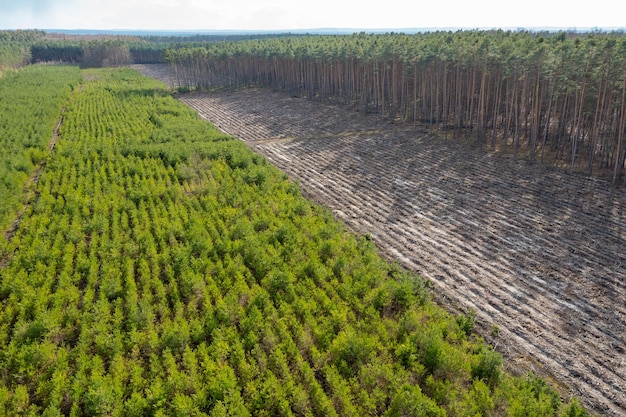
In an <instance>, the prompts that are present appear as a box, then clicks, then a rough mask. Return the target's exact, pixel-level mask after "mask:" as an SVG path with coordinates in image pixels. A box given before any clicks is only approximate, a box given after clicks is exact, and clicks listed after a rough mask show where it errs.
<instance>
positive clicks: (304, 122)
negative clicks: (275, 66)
mask: <svg viewBox="0 0 626 417" xmlns="http://www.w3.org/2000/svg"><path fill="white" fill-rule="evenodd" d="M180 99H181V100H182V101H184V102H185V103H187V104H188V105H190V106H191V107H193V108H194V109H196V110H197V111H198V112H199V114H200V115H201V116H202V117H204V118H206V119H208V120H210V121H212V122H213V123H214V124H216V126H218V127H219V128H220V129H222V130H224V131H225V132H226V133H229V134H232V135H234V136H237V137H239V138H240V139H242V140H244V141H245V142H247V143H248V144H249V146H250V147H252V148H253V149H254V150H256V151H257V152H259V153H261V154H262V155H264V156H265V157H266V158H268V160H269V161H270V162H272V163H274V164H275V165H277V166H278V167H279V168H280V169H281V170H283V171H284V172H286V173H287V174H288V175H289V176H290V177H291V178H292V179H294V180H295V179H297V180H298V181H299V182H300V184H301V187H302V189H303V192H305V194H307V195H309V196H310V197H312V198H313V199H314V200H316V201H317V202H319V203H321V204H324V205H326V206H328V207H329V208H330V209H331V210H332V211H333V212H334V214H335V215H336V216H337V217H338V218H339V219H341V220H342V221H343V222H345V223H346V224H347V225H348V226H349V227H351V228H352V229H353V230H355V231H356V232H358V233H369V234H370V235H371V236H372V238H373V239H374V240H375V242H376V243H377V245H378V247H379V248H380V250H381V251H382V252H383V254H385V255H386V256H388V257H390V258H393V259H397V260H398V261H399V262H401V263H402V264H403V265H405V266H406V267H408V268H410V269H413V270H415V271H417V272H419V273H420V274H421V275H422V276H424V277H425V278H428V279H429V280H431V282H432V283H433V284H434V286H435V290H436V293H437V296H438V297H439V298H440V299H441V300H444V301H445V302H446V303H448V306H449V308H451V309H453V310H456V311H458V310H466V309H467V308H470V307H471V308H474V309H475V310H476V311H477V313H478V316H477V317H478V320H479V322H480V324H481V326H482V330H483V332H484V334H485V337H486V338H488V339H489V340H491V341H492V342H493V343H496V344H497V346H498V347H499V349H500V350H501V351H502V352H503V353H504V354H505V356H507V358H508V360H509V361H510V362H511V363H512V364H513V366H515V367H516V368H517V370H519V371H525V370H533V371H535V372H537V373H539V374H541V375H544V376H548V377H550V378H553V379H554V380H555V381H556V382H557V383H559V384H561V387H562V388H563V390H562V394H563V395H576V396H578V397H579V398H581V399H582V400H583V402H585V403H586V405H587V406H588V407H589V408H591V409H592V410H593V411H595V412H598V413H601V414H603V415H615V416H617V415H626V394H625V393H626V290H625V288H624V282H625V277H626V270H625V267H624V266H625V265H626V255H625V253H624V252H625V251H624V247H626V246H625V243H626V194H625V192H624V190H622V189H614V188H612V187H611V186H609V185H608V184H607V183H604V182H602V181H599V180H594V179H587V178H584V177H581V176H575V175H568V174H565V173H564V172H562V171H559V170H557V169H551V168H547V167H542V166H537V165H532V164H529V163H527V162H523V161H515V160H511V159H507V158H504V157H500V156H497V155H492V154H488V153H485V152H484V151H479V150H476V149H472V148H471V147H470V146H468V145H467V144H463V143H458V142H451V141H444V140H440V139H436V138H434V137H433V136H432V135H429V134H427V133H425V132H420V131H418V130H413V129H407V128H406V127H403V126H398V125H390V124H389V123H385V122H383V121H380V120H379V119H378V118H376V117H375V116H372V117H368V116H366V115H363V114H359V113H355V112H353V111H349V110H344V109H341V108H338V107H335V106H324V105H321V104H318V103H312V102H308V101H306V100H302V99H297V98H293V97H288V96H285V95H280V94H276V93H269V92H266V91H254V90H252V91H242V92H237V93H214V94H192V95H184V96H181V97H180ZM455 306H456V307H455ZM491 326H498V328H499V329H500V338H499V340H497V341H496V340H493V339H490V337H491V336H489V330H490V329H491Z"/></svg>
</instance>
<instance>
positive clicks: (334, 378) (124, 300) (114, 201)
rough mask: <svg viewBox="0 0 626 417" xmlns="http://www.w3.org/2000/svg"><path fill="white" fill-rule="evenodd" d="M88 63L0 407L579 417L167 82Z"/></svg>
mask: <svg viewBox="0 0 626 417" xmlns="http://www.w3.org/2000/svg"><path fill="white" fill-rule="evenodd" d="M47 68H48V69H49V70H50V71H52V72H54V71H60V70H59V69H56V67H47ZM33 71H35V70H33ZM72 71H78V70H77V69H75V68H74V69H72ZM83 75H84V78H85V81H84V83H83V84H82V85H81V88H80V89H77V90H76V91H75V93H74V94H72V95H71V98H70V100H69V102H68V103H67V110H66V111H65V113H64V123H63V126H62V128H61V137H60V140H59V142H58V143H57V146H56V148H55V151H54V152H53V153H52V154H51V155H50V156H49V158H48V161H47V166H46V169H45V170H44V171H43V172H42V175H41V180H40V182H39V185H38V193H39V197H38V199H37V200H36V202H34V204H33V206H32V208H31V209H29V210H28V211H27V212H26V214H25V216H24V218H23V220H22V223H21V225H20V228H19V229H18V231H17V233H16V234H15V236H14V237H13V239H12V240H11V241H10V242H8V243H7V253H10V254H11V256H10V257H9V258H7V264H6V266H4V267H2V268H1V269H0V300H1V302H2V303H1V305H0V352H1V354H0V369H2V370H3V372H1V373H0V413H4V414H7V415H16V414H24V415H29V414H30V415H41V414H44V415H74V416H81V415H155V416H156V415H181V416H183V415H185V416H187V415H190V416H193V415H198V416H200V415H215V416H247V415H254V416H262V415H267V416H274V415H285V416H291V415H309V416H310V415H320V416H321V415H323V416H338V415H388V416H409V415H415V416H443V415H446V414H450V415H457V414H458V415H472V416H473V415H477V414H478V415H480V414H483V415H488V414H489V413H492V412H495V411H494V410H506V412H508V413H509V414H511V415H531V414H532V413H534V412H537V413H543V415H548V414H549V413H552V414H551V415H554V414H556V413H562V414H563V415H579V414H577V413H578V412H579V411H580V407H579V406H578V405H577V404H576V403H572V404H571V405H569V406H566V405H563V404H561V402H560V400H559V398H558V396H557V395H556V394H555V393H554V391H552V390H551V389H550V388H549V387H548V386H547V385H545V383H544V382H542V381H540V380H536V379H531V378H526V379H515V378H512V377H509V376H507V375H505V374H503V373H501V370H500V364H501V358H500V356H499V355H498V354H497V353H495V352H493V351H491V350H489V349H488V348H487V347H485V346H484V345H482V344H481V342H480V341H479V340H478V339H477V338H475V337H474V336H473V334H471V332H470V330H471V329H470V326H469V324H468V323H467V319H463V320H459V319H457V318H455V317H453V316H451V315H449V314H447V313H445V312H444V311H443V310H441V309H440V308H438V307H436V306H435V305H434V304H433V303H432V302H430V301H429V296H428V291H427V285H426V284H425V283H424V281H422V280H421V278H419V277H418V276H416V275H414V274H412V273H409V272H407V271H404V270H402V269H401V268H400V267H399V266H398V265H389V264H387V263H386V262H384V261H383V260H382V259H381V258H380V257H379V256H378V255H377V253H376V248H375V247H374V245H373V244H372V242H371V241H370V240H368V239H366V238H360V239H359V238H356V237H354V236H352V235H351V234H349V233H348V232H347V231H346V230H345V229H344V228H343V227H342V226H340V225H339V224H338V223H337V222H335V220H334V219H333V218H332V216H331V214H330V212H329V211H328V210H325V209H322V208H320V207H317V206H315V205H312V204H311V203H310V202H308V201H306V200H305V199H303V197H302V196H301V194H300V193H299V191H298V188H297V185H296V184H293V183H290V182H289V181H288V180H287V179H286V177H285V175H284V174H282V173H281V172H279V171H278V170H277V169H275V168H274V167H272V166H271V165H270V164H268V163H266V162H265V160H264V159H263V158H260V157H259V156H257V155H254V154H253V153H252V152H251V151H250V149H249V148H247V147H246V145H245V144H243V143H242V142H240V141H237V140H234V139H232V138H229V137H226V136H225V135H223V134H222V133H220V132H219V131H217V130H216V129H215V128H213V127H211V126H209V125H208V124H207V123H205V122H203V121H201V120H200V119H199V118H198V117H197V116H196V115H195V114H194V113H193V112H191V111H190V110H188V109H187V108H186V107H185V106H184V105H182V104H181V103H179V102H177V101H176V100H174V99H173V98H171V97H169V96H167V95H166V94H164V87H163V85H162V84H159V83H156V82H154V81H151V80H148V79H145V78H142V77H140V76H139V75H138V74H137V73H136V72H134V71H131V70H127V69H117V70H85V71H83ZM507 407H508V408H507ZM503 413H504V411H503ZM529 413H531V414H529ZM538 415H542V414H538Z"/></svg>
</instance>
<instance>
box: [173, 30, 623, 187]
mask: <svg viewBox="0 0 626 417" xmlns="http://www.w3.org/2000/svg"><path fill="white" fill-rule="evenodd" d="M165 59H166V60H167V62H168V63H169V66H170V70H171V74H172V79H174V80H176V81H177V82H178V83H179V85H180V86H184V87H192V88H216V87H217V88H223V87H227V88H238V87H245V86H251V85H254V86H266V87H271V88H274V89H281V90H284V91H286V92H288V93H290V94H293V95H298V96H305V97H308V98H310V99H315V100H320V101H325V102H333V103H340V104H344V105H347V106H350V107H353V108H355V109H356V110H359V111H364V112H371V113H377V114H379V115H380V116H381V117H383V118H388V119H390V120H397V121H401V122H405V123H413V124H417V123H425V124H427V125H429V126H431V127H433V128H434V129H437V130H438V131H440V132H442V134H443V135H445V136H446V137H453V138H456V139H465V140H471V141H473V142H475V143H477V144H478V145H480V146H484V147H488V148H490V149H499V150H502V151H506V152H512V153H513V154H514V155H515V156H518V155H520V156H521V155H523V156H525V157H527V158H529V159H530V160H531V161H533V162H534V161H540V162H543V163H549V164H556V165H559V166H563V167H566V168H567V169H568V170H570V171H581V172H584V173H586V174H588V175H593V174H599V175H603V176H605V177H607V178H609V179H611V180H612V181H613V182H614V183H615V182H617V181H618V180H622V178H623V181H624V182H625V183H626V176H625V175H624V163H625V156H626V146H625V144H624V132H625V130H626V126H625V124H626V69H625V68H626V38H625V37H624V36H623V34H622V33H618V32H612V33H603V32H593V33H584V34H577V33H567V32H558V33H534V32H526V31H518V32H511V31H501V30H499V31H458V32H431V33H423V34H416V35H404V34H393V33H390V34H384V35H373V34H365V33H360V34H354V35H351V36H350V35H347V36H345V35H344V36H308V37H299V38H281V39H269V40H251V41H245V42H237V43H234V42H231V43H220V44H214V45H209V46H205V47H201V48H178V49H171V50H168V51H167V52H166V55H165Z"/></svg>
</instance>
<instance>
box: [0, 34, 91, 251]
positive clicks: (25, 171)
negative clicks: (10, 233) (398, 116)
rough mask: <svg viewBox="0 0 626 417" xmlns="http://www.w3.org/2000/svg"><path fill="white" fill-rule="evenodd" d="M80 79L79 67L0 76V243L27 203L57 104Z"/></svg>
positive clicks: (38, 68) (45, 151) (56, 114)
mask: <svg viewBox="0 0 626 417" xmlns="http://www.w3.org/2000/svg"><path fill="white" fill-rule="evenodd" d="M0 37H1V36H0ZM79 80H80V73H79V71H78V69H77V68H72V67H43V66H33V67H27V68H24V69H21V70H20V71H17V72H12V73H7V74H5V75H4V77H1V78H0V97H2V99H1V100H0V148H2V150H3V152H2V153H1V154H0V230H1V231H2V232H3V233H2V235H0V242H1V241H3V240H4V231H5V230H6V229H7V228H8V227H9V223H10V221H11V219H13V218H14V217H15V215H16V212H17V211H18V209H19V207H20V206H21V205H22V204H23V203H24V202H25V201H24V197H23V193H24V187H25V186H26V184H27V182H28V179H29V176H30V175H31V174H32V173H33V171H34V170H35V168H36V167H37V165H38V164H40V163H41V162H42V161H44V159H45V158H46V156H47V155H48V148H47V147H48V144H49V143H50V142H51V141H52V136H53V131H54V127H55V125H56V123H57V121H58V119H59V117H60V114H61V109H62V108H63V105H64V104H65V103H66V101H67V99H68V97H69V95H70V93H71V91H72V90H73V89H74V88H75V87H76V86H77V85H78V83H79ZM16 86H19V87H17V88H16ZM1 247H2V245H0V248H1Z"/></svg>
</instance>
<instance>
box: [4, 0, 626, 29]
mask: <svg viewBox="0 0 626 417" xmlns="http://www.w3.org/2000/svg"><path fill="white" fill-rule="evenodd" d="M533 27H558V28H565V29H568V28H579V29H582V28H615V27H626V15H624V12H623V3H622V1H621V0H593V1H585V2H576V1H573V0H527V1H524V2H508V3H507V2H504V1H502V0H428V1H424V0H309V1H307V2H298V1H297V0H295V1H294V0H0V29H34V28H37V29H154V30H201V29H207V30H209V29H234V30H244V29H248V30H293V29H315V28H359V29H361V28H363V29H377V28H390V29H393V28H470V29H471V28H487V29H489V28H533Z"/></svg>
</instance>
